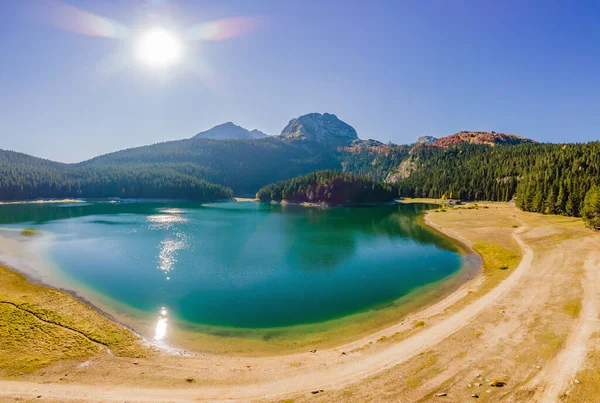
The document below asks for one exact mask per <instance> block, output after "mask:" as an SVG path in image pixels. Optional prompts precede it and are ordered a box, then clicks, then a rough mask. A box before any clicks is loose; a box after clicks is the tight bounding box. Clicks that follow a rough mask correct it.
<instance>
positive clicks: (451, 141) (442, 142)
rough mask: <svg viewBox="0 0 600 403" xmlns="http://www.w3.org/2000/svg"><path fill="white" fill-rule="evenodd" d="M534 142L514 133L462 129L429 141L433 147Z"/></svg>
mask: <svg viewBox="0 0 600 403" xmlns="http://www.w3.org/2000/svg"><path fill="white" fill-rule="evenodd" d="M526 143H535V141H534V140H531V139H528V138H525V137H521V136H517V135H515V134H505V133H496V132H471V131H462V132H458V133H455V134H453V135H451V136H447V137H442V138H441V139H437V140H436V141H433V142H431V143H430V145H432V146H434V147H443V148H448V147H451V146H456V145H458V144H477V145H489V146H492V147H493V146H498V145H516V144H526Z"/></svg>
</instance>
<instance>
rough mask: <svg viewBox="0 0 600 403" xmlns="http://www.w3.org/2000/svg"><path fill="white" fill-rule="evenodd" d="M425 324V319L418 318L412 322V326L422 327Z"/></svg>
mask: <svg viewBox="0 0 600 403" xmlns="http://www.w3.org/2000/svg"><path fill="white" fill-rule="evenodd" d="M423 326H425V321H422V320H418V321H416V322H415V323H413V327H423Z"/></svg>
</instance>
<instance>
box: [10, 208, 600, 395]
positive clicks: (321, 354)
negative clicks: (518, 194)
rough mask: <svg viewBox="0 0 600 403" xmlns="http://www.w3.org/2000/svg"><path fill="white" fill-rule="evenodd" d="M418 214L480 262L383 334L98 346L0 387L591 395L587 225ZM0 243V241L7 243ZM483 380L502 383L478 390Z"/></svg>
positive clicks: (597, 329)
mask: <svg viewBox="0 0 600 403" xmlns="http://www.w3.org/2000/svg"><path fill="white" fill-rule="evenodd" d="M467 207H469V208H467ZM426 222H427V223H428V224H429V225H431V226H432V227H434V228H436V229H437V230H439V231H441V232H443V233H444V234H446V235H448V236H450V237H453V238H455V239H457V240H459V241H460V242H461V243H463V244H465V245H467V246H468V247H469V248H472V249H473V250H475V251H477V252H478V253H480V254H481V256H482V258H483V261H484V270H483V272H482V273H481V274H479V275H478V276H476V277H475V278H474V279H472V280H470V281H469V282H467V283H466V284H464V285H463V286H461V287H460V288H459V289H458V290H456V291H455V292H453V293H452V294H451V295H449V296H447V297H446V298H444V299H443V300H441V301H439V302H437V303H435V304H433V305H431V306H428V307H427V308H425V309H422V310H420V311H418V312H415V313H413V314H410V315H408V316H406V317H404V318H403V319H402V320H401V321H400V322H399V323H396V324H393V325H392V326H390V327H388V328H386V329H384V330H381V331H377V332H372V331H369V329H365V331H364V334H365V336H364V337H361V338H359V339H357V340H354V341H352V342H349V343H343V344H341V345H337V346H335V347H334V348H328V349H322V350H321V349H319V350H316V351H315V350H314V349H307V351H306V352H301V353H295V354H288V355H278V356H266V357H232V356H228V355H215V354H193V355H190V356H178V355H172V354H168V353H165V352H161V351H159V350H156V349H154V348H152V347H143V348H144V349H145V351H144V354H140V356H139V357H128V356H126V354H125V355H121V356H118V354H112V353H111V352H110V350H107V349H104V348H100V349H99V350H98V351H96V352H91V353H89V354H88V355H87V356H85V355H83V356H81V357H73V358H69V359H65V360H59V361H56V362H53V363H51V364H50V365H47V366H44V367H43V368H41V369H39V370H35V371H32V372H28V373H16V374H4V375H3V379H4V380H2V381H0V396H4V398H5V399H6V400H11V401H12V400H14V399H15V398H26V399H29V398H37V397H38V396H41V398H42V399H43V400H44V401H164V402H179V401H240V402H242V401H243V402H246V401H287V402H303V401H313V400H318V401H322V402H323V401H331V402H339V401H349V402H352V401H356V402H364V401H411V402H413V401H427V400H429V399H438V397H436V396H435V395H436V394H440V393H441V394H445V396H443V398H444V401H449V402H450V401H451V402H463V401H465V400H468V399H471V396H472V395H474V394H475V395H477V396H478V397H479V398H480V399H482V400H484V401H515V402H516V401H540V402H545V401H557V400H558V399H559V397H560V399H563V400H565V401H575V402H577V401H593V400H590V397H593V396H595V393H597V392H598V391H600V384H598V382H597V381H594V379H596V378H593V371H594V370H596V372H597V366H596V365H597V358H596V356H597V355H598V353H597V352H596V349H597V348H599V347H598V346H599V344H600V341H599V340H598V335H599V334H600V324H599V323H598V320H597V317H598V311H597V310H598V306H600V296H599V295H598V291H597V290H599V289H600V277H599V273H600V251H599V250H598V245H599V244H600V234H597V233H594V232H592V231H590V230H588V229H586V228H585V227H584V226H583V224H582V222H581V221H580V220H579V219H574V218H566V217H557V216H543V215H539V214H533V213H523V212H521V211H519V210H517V209H516V208H515V207H512V206H508V205H505V204H495V203H494V204H481V203H480V204H479V205H478V206H472V205H469V206H464V207H457V208H452V209H447V211H441V210H438V211H437V212H436V211H432V212H430V213H428V214H427V217H426ZM6 242H8V241H6V240H3V241H2V245H0V251H1V250H3V248H5V249H4V250H10V249H11V248H12V249H13V250H14V247H15V245H14V244H13V245H12V247H11V246H10V245H9V244H7V243H6ZM15 242H16V241H15ZM2 293H3V291H2V289H1V288H0V295H2V296H3V294H2ZM3 299H5V298H4V297H3ZM1 302H4V301H0V303H1ZM55 326H60V324H55ZM5 351H6V350H5ZM130 355H131V354H130ZM590 371H592V372H591V373H590ZM497 382H501V383H502V386H490V383H492V384H496V385H500V383H497Z"/></svg>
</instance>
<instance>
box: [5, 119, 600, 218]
mask: <svg viewBox="0 0 600 403" xmlns="http://www.w3.org/2000/svg"><path fill="white" fill-rule="evenodd" d="M251 133H252V132H248V131H247V130H246V129H243V128H240V127H239V126H236V125H234V124H233V123H227V124H225V125H220V126H217V127H215V128H213V129H211V130H209V131H207V132H204V133H200V134H199V135H198V136H195V137H194V138H190V139H185V140H178V141H170V142H165V143H159V144H153V145H149V146H145V147H136V148H131V149H127V150H122V151H118V152H115V153H111V154H106V155H102V156H99V157H96V158H93V159H91V160H88V161H84V162H81V163H78V164H61V163H57V162H52V161H48V160H42V159H39V158H34V157H31V156H28V155H25V154H19V153H15V152H9V151H1V150H0V199H4V200H24V199H32V198H37V197H111V196H116V197H123V198H125V197H134V198H136V197H145V198H184V199H195V200H204V201H209V200H215V199H222V198H227V197H229V196H230V195H231V194H232V193H233V194H236V195H240V196H241V195H254V194H256V192H257V191H258V190H259V189H261V188H263V187H265V186H267V185H269V184H272V183H274V182H279V181H285V180H289V179H290V178H294V177H298V176H301V175H306V174H309V173H311V172H315V171H320V170H335V171H343V172H344V173H352V174H355V175H360V176H366V177H368V178H371V179H372V180H375V181H378V182H381V181H385V183H386V184H389V185H393V186H398V189H399V192H400V195H402V196H414V197H441V196H444V195H445V196H446V197H449V198H459V199H463V200H494V201H508V200H511V199H513V198H516V200H517V205H518V206H520V207H521V208H523V209H524V210H527V211H536V212H542V213H548V214H553V213H556V214H564V215H570V216H579V214H580V212H581V211H582V210H583V207H584V204H585V200H586V195H587V193H588V192H589V191H590V189H592V188H595V187H597V186H599V185H600V143H598V142H596V143H593V142H592V143H588V144H563V145H559V144H539V143H536V142H534V141H533V140H530V139H526V138H524V137H520V136H516V135H514V134H503V133H495V132H474V131H463V132H460V133H456V134H453V135H451V136H448V137H444V138H441V139H438V140H435V141H434V142H433V143H431V144H429V145H427V144H422V143H421V144H414V145H395V144H391V143H388V144H383V143H381V142H378V141H375V140H360V139H359V138H358V135H357V133H356V131H355V130H354V129H353V128H352V127H351V126H350V125H348V124H347V123H344V122H342V121H341V120H339V119H338V118H337V117H336V116H335V115H332V114H327V113H325V114H318V113H311V114H308V115H304V116H300V117H298V118H295V119H292V120H291V121H290V123H289V124H288V125H287V126H286V127H285V128H284V129H283V131H282V133H281V135H279V136H266V137H264V136H263V137H262V138H258V139H254V138H247V136H250V137H252V134H251ZM211 136H215V138H227V139H225V140H221V139H218V140H217V139H215V138H207V137H211ZM239 136H242V137H243V138H241V139H237V138H238V137H239ZM231 137H234V138H236V139H231ZM427 140H428V141H429V140H431V139H427ZM299 181H300V182H302V181H304V179H302V180H300V179H297V180H296V182H299ZM296 182H294V181H292V182H290V183H289V185H290V186H292V185H294V183H296ZM334 182H335V181H334ZM331 183H333V182H331ZM317 185H318V184H317ZM294 186H295V185H294ZM273 189H274V188H273ZM284 190H285V189H284ZM304 190H306V189H304ZM298 192H300V188H298ZM361 197H362V196H361ZM594 197H595V196H593V195H592V196H589V197H587V200H588V204H590V205H595V202H594V200H595V199H594ZM308 198H309V199H310V198H311V197H310V195H309V196H308ZM585 211H586V212H587V213H586V214H588V215H589V211H587V210H585ZM592 213H593V212H592ZM594 214H595V213H594ZM598 214H599V215H600V212H599V213H598ZM592 216H593V214H592Z"/></svg>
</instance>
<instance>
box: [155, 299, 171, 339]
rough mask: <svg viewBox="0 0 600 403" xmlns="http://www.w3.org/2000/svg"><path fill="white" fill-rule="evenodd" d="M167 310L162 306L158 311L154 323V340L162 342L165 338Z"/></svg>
mask: <svg viewBox="0 0 600 403" xmlns="http://www.w3.org/2000/svg"><path fill="white" fill-rule="evenodd" d="M167 321H168V319H167V309H166V308H165V307H164V306H163V307H162V308H161V309H160V316H159V317H158V322H157V323H156V329H155V330H154V340H155V341H164V340H165V338H166V337H167Z"/></svg>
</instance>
